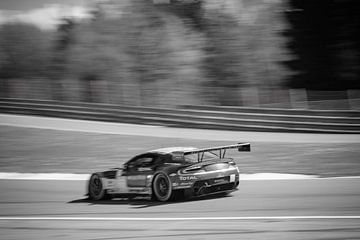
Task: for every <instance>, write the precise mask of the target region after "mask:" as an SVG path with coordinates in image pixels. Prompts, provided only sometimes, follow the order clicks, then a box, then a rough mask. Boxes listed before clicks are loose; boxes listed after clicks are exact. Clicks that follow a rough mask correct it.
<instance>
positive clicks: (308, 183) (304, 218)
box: [0, 115, 360, 240]
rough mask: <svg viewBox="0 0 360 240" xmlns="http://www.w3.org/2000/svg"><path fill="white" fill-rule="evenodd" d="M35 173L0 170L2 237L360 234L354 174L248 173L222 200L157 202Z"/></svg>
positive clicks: (61, 125) (138, 129) (7, 118)
mask: <svg viewBox="0 0 360 240" xmlns="http://www.w3.org/2000/svg"><path fill="white" fill-rule="evenodd" d="M0 122H1V123H0V125H2V126H12V127H27V128H42V129H56V130H64V131H79V132H83V131H84V132H85V131H88V132H97V133H99V132H101V133H111V134H123V135H132V134H134V135H137V136H151V134H153V135H154V134H156V135H157V136H158V135H161V136H164V137H165V136H166V137H169V136H176V137H181V138H185V139H186V138H188V139H194V138H196V139H199V140H201V139H208V138H212V139H215V140H216V139H218V140H219V141H225V140H226V141H237V140H238V139H239V138H240V139H247V140H248V141H249V142H257V141H260V142H270V143H271V142H289V141H292V142H295V143H302V142H306V143H308V142H316V143H318V142H330V143H332V142H336V143H337V142H341V143H358V142H360V139H359V135H342V134H339V135H336V134H334V135H333V134H314V135H313V134H286V133H252V132H230V131H207V130H196V129H171V128H165V127H153V126H136V125H128V124H113V123H101V122H90V121H77V120H67V119H52V118H41V117H28V116H13V115H1V116H0ZM339 160H341V159H339ZM39 173H41V172H39ZM39 173H31V174H33V175H28V176H27V178H26V174H19V173H2V174H3V175H1V174H0V178H2V180H0V229H1V235H0V239H99V240H100V239H101V240H104V239H270V240H271V239H277V240H278V239H299V240H300V239H319V240H320V239H321V240H325V239H360V200H359V199H360V179H359V178H358V177H357V176H347V177H329V178H322V177H318V176H310V175H297V174H295V175H294V174H290V175H286V174H285V175H276V174H275V175H274V174H273V173H270V174H264V173H256V174H249V175H246V174H245V175H244V177H243V181H241V182H240V186H239V190H238V191H236V192H234V193H232V194H230V195H229V196H227V197H210V198H203V199H197V200H188V201H175V202H168V203H159V202H153V201H150V200H149V199H142V198H136V199H131V200H129V199H113V200H108V201H99V202H91V201H88V200H87V199H86V197H85V196H84V194H85V192H86V181H85V180H86V177H87V175H86V174H83V175H81V174H77V175H76V174H73V175H70V176H75V178H74V179H72V180H66V181H64V180H61V179H62V178H63V177H64V175H55V177H54V173H51V174H48V175H40V177H39ZM6 174H7V176H8V177H4V176H5V175H6ZM66 174H72V173H66ZM9 175H11V176H12V177H9ZM1 176H3V177H1ZM34 176H35V177H34ZM36 176H38V177H37V178H36ZM46 176H48V178H46ZM49 176H52V177H53V178H51V177H49ZM65 176H66V175H65ZM50 179H51V180H50Z"/></svg>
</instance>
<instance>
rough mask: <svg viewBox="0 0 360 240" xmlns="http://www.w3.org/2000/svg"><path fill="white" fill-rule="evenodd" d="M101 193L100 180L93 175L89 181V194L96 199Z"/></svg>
mask: <svg viewBox="0 0 360 240" xmlns="http://www.w3.org/2000/svg"><path fill="white" fill-rule="evenodd" d="M101 191H102V184H101V180H100V178H99V177H98V176H97V175H95V176H93V177H92V178H91V181H90V194H92V195H93V196H96V197H97V196H99V195H100V194H101Z"/></svg>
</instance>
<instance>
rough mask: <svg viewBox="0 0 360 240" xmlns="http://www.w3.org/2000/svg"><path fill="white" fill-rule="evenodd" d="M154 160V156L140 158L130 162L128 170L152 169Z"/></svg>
mask: <svg viewBox="0 0 360 240" xmlns="http://www.w3.org/2000/svg"><path fill="white" fill-rule="evenodd" d="M153 160H154V158H153V157H152V156H140V157H137V158H135V159H133V160H132V161H131V162H129V164H128V168H130V169H131V168H139V167H151V166H152V165H153Z"/></svg>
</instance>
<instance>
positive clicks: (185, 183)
mask: <svg viewBox="0 0 360 240" xmlns="http://www.w3.org/2000/svg"><path fill="white" fill-rule="evenodd" d="M191 184H193V183H192V182H182V183H180V186H187V185H191Z"/></svg>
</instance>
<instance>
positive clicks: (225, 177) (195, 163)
mask: <svg viewBox="0 0 360 240" xmlns="http://www.w3.org/2000/svg"><path fill="white" fill-rule="evenodd" d="M228 149H237V150H238V151H250V144H249V143H238V144H233V145H227V146H219V147H211V148H202V149H198V148H194V147H170V148H161V149H157V150H152V151H148V152H146V153H143V154H140V155H137V156H135V157H133V158H132V159H130V160H129V161H127V162H126V163H125V164H124V165H123V166H122V167H121V168H113V169H110V170H108V171H104V172H97V173H93V174H92V175H91V177H90V179H89V181H88V196H89V198H90V199H91V200H102V199H111V198H114V197H134V196H139V195H146V196H150V197H151V198H152V199H154V200H157V201H161V202H165V201H168V200H170V199H176V198H177V197H184V198H185V199H186V198H192V197H200V196H205V195H210V194H219V193H221V194H224V195H226V194H228V193H230V192H232V191H235V190H237V187H238V185H239V168H238V167H237V166H236V164H235V162H234V161H233V159H231V158H225V154H226V150H228Z"/></svg>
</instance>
